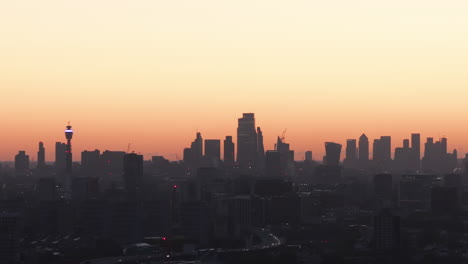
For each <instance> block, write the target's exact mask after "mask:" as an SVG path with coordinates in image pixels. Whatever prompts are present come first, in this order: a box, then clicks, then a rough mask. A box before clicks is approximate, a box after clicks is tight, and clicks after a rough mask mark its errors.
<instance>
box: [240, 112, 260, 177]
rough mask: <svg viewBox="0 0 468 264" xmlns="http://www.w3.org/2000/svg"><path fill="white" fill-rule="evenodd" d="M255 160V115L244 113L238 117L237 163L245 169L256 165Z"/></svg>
mask: <svg viewBox="0 0 468 264" xmlns="http://www.w3.org/2000/svg"><path fill="white" fill-rule="evenodd" d="M256 162H257V132H256V130H255V115H254V114H253V113H244V114H243V116H242V118H239V119H238V127H237V163H238V164H239V167H240V168H241V170H243V171H246V170H250V169H253V168H255V167H256Z"/></svg>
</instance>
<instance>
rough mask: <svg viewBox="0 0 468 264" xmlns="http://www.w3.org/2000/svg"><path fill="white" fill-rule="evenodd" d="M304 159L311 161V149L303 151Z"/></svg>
mask: <svg viewBox="0 0 468 264" xmlns="http://www.w3.org/2000/svg"><path fill="white" fill-rule="evenodd" d="M305 161H307V162H311V161H312V151H310V150H309V151H306V152H305Z"/></svg>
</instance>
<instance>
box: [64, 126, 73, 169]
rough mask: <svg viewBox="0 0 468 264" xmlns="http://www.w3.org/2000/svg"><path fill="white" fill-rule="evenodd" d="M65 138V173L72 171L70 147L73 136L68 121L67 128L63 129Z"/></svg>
mask: <svg viewBox="0 0 468 264" xmlns="http://www.w3.org/2000/svg"><path fill="white" fill-rule="evenodd" d="M65 138H66V139H67V150H66V152H65V153H66V162H67V167H66V168H67V170H66V172H67V174H71V173H72V148H71V140H72V138H73V129H72V127H71V126H70V122H68V126H67V129H65Z"/></svg>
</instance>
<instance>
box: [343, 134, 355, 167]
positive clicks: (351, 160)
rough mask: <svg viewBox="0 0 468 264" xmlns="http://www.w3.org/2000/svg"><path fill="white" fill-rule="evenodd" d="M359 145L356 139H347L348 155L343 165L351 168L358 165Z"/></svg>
mask: <svg viewBox="0 0 468 264" xmlns="http://www.w3.org/2000/svg"><path fill="white" fill-rule="evenodd" d="M357 154H358V153H357V145H356V140H355V139H348V140H347V141H346V157H345V159H344V161H343V165H344V166H345V167H349V168H355V167H357V161H358V159H357Z"/></svg>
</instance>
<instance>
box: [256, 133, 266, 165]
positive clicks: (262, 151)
mask: <svg viewBox="0 0 468 264" xmlns="http://www.w3.org/2000/svg"><path fill="white" fill-rule="evenodd" d="M257 155H258V160H257V166H258V169H259V170H260V171H261V170H263V168H264V167H265V148H264V146H263V132H262V130H261V129H260V127H257Z"/></svg>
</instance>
